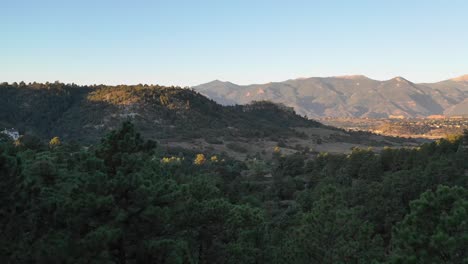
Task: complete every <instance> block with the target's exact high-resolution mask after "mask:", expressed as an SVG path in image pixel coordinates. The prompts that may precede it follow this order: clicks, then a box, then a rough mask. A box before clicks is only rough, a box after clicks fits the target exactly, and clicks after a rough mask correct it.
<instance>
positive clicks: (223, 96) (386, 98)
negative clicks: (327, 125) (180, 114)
mask: <svg viewBox="0 0 468 264" xmlns="http://www.w3.org/2000/svg"><path fill="white" fill-rule="evenodd" d="M467 82H468V75H462V76H459V77H455V78H452V79H448V80H444V81H440V82H435V83H414V82H412V81H410V80H408V79H406V78H404V77H402V76H395V77H393V78H391V79H389V80H383V81H379V80H374V79H371V78H369V77H367V76H365V75H342V76H331V77H309V78H297V79H289V80H285V81H282V82H270V83H264V84H250V85H238V84H235V83H232V82H226V81H224V82H223V81H219V80H217V81H213V82H209V83H206V84H201V85H197V86H193V87H192V89H194V90H196V91H198V92H200V93H202V94H203V95H205V96H207V97H209V98H211V99H213V100H215V101H216V102H218V103H220V104H222V105H235V104H246V103H249V102H251V101H258V100H268V101H272V102H276V103H282V104H285V105H287V106H290V107H293V108H294V109H295V110H296V112H298V113H299V114H301V115H306V116H308V117H311V118H322V117H360V118H365V117H369V118H385V117H392V116H403V117H407V118H414V117H427V116H431V115H449V116H450V115H467V114H468V110H467V111H465V110H464V109H468V100H467V99H468V83H467ZM453 109H458V110H457V111H453ZM460 109H461V110H460Z"/></svg>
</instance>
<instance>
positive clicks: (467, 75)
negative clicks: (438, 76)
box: [450, 74, 468, 82]
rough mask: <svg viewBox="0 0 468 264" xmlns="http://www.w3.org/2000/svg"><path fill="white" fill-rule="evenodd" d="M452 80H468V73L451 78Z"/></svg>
mask: <svg viewBox="0 0 468 264" xmlns="http://www.w3.org/2000/svg"><path fill="white" fill-rule="evenodd" d="M450 80H451V81H455V82H468V74H465V75H462V76H458V77H456V78H453V79H450Z"/></svg>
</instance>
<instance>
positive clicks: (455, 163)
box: [0, 88, 468, 264]
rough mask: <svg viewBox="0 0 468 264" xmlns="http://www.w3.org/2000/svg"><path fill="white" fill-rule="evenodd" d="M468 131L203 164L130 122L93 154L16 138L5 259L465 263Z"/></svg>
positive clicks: (7, 166)
mask: <svg viewBox="0 0 468 264" xmlns="http://www.w3.org/2000/svg"><path fill="white" fill-rule="evenodd" d="M142 89H143V90H144V88H142ZM157 99H158V100H162V101H163V102H164V103H165V104H170V99H167V98H163V99H161V98H160V97H157ZM116 100H117V99H116ZM119 100H121V99H119ZM125 100H130V99H128V98H127V99H125ZM168 100H169V101H168ZM263 107H265V106H264V105H262V109H263ZM260 110H261V109H255V108H252V109H249V111H260ZM467 136H468V133H465V135H464V137H459V138H454V139H450V140H441V141H438V142H434V143H429V144H425V145H422V146H420V147H419V148H413V149H389V148H387V149H385V150H383V151H382V152H380V153H375V152H373V151H372V150H369V149H367V150H361V149H354V150H353V151H352V152H351V153H350V154H348V155H331V154H327V153H322V154H319V155H318V156H317V157H315V158H313V159H308V156H306V155H301V154H294V155H290V156H283V155H276V156H275V157H274V160H273V161H271V162H270V161H269V162H264V161H260V160H257V159H255V160H254V161H252V158H249V159H248V160H246V162H241V161H235V160H231V159H229V158H228V157H225V156H222V155H219V156H216V158H210V156H206V159H205V161H204V162H203V164H195V163H194V162H193V161H194V160H195V159H196V156H197V154H201V153H192V152H190V151H182V152H180V153H178V154H174V153H167V152H166V151H165V150H164V149H161V148H160V147H159V146H158V145H157V144H156V142H154V141H151V140H146V139H145V138H144V137H143V136H142V135H141V134H140V132H138V131H137V130H136V129H135V126H134V125H133V124H132V123H129V122H125V123H123V124H122V125H121V126H120V128H119V129H118V130H114V131H111V132H110V133H108V134H107V135H106V136H105V137H103V139H102V140H101V142H100V143H98V144H95V145H91V146H89V145H86V146H82V145H80V144H76V143H71V142H68V141H67V140H63V141H62V139H61V142H60V144H53V147H50V146H47V145H46V144H41V142H40V141H38V139H37V138H30V139H27V138H21V139H18V140H17V141H16V142H12V141H9V140H8V139H5V140H2V141H0V232H1V234H2V236H1V237H0V262H1V263H200V264H201V263H466V262H467V261H468V259H467V255H466V245H467V243H468V229H467V220H466V219H467V217H468V215H467V212H468V207H467V204H468V191H467V190H468V177H467V172H468V171H467V162H466V160H467V159H468V152H467V141H466V138H467ZM258 166H261V168H260V169H259V168H257V167H258ZM249 170H253V171H252V172H251V173H246V171H247V172H248V171H249ZM264 174H267V175H270V177H264ZM246 175H247V176H246ZM249 175H250V176H249Z"/></svg>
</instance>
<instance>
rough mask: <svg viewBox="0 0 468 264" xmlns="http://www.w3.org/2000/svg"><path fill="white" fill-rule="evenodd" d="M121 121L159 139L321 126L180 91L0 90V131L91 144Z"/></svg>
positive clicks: (262, 105)
mask: <svg viewBox="0 0 468 264" xmlns="http://www.w3.org/2000/svg"><path fill="white" fill-rule="evenodd" d="M126 120H132V121H133V122H134V123H135V125H136V126H137V127H138V128H139V129H140V131H141V133H142V134H144V135H146V136H148V137H151V138H158V139H161V138H168V137H172V138H184V137H185V138H197V137H209V136H214V137H215V136H224V135H232V136H253V135H261V136H270V135H273V134H274V135H291V133H292V132H293V131H292V130H291V129H290V128H292V127H298V126H301V127H318V126H320V124H319V123H318V122H315V121H311V120H307V119H305V118H303V117H301V116H298V115H296V114H295V112H294V111H292V109H290V108H286V107H282V106H280V105H276V104H273V103H268V102H256V103H253V104H250V105H247V106H231V107H223V106H221V105H219V104H217V103H215V102H214V101H212V100H210V99H207V98H206V97H204V96H202V95H200V94H199V93H197V92H194V91H192V90H190V89H182V88H180V87H164V86H159V85H133V86H127V85H122V86H105V85H94V86H77V85H74V84H63V83H59V82H56V83H45V84H41V83H30V84H25V83H19V84H17V83H12V84H8V83H3V84H0V128H1V127H2V126H3V127H14V128H17V129H19V130H20V132H23V133H32V134H35V135H37V136H39V137H41V138H51V137H54V136H59V137H60V138H62V139H66V140H79V141H84V142H96V141H97V140H98V139H99V138H100V137H102V136H103V135H105V134H106V133H107V132H109V131H110V130H112V129H115V128H117V127H118V126H119V125H120V124H121V123H122V122H123V121H126ZM23 133H22V134H23Z"/></svg>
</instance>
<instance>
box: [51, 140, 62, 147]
mask: <svg viewBox="0 0 468 264" xmlns="http://www.w3.org/2000/svg"><path fill="white" fill-rule="evenodd" d="M60 145H62V142H61V141H60V138H59V137H53V138H52V139H51V140H50V141H49V146H50V147H52V148H53V147H57V146H60Z"/></svg>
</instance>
